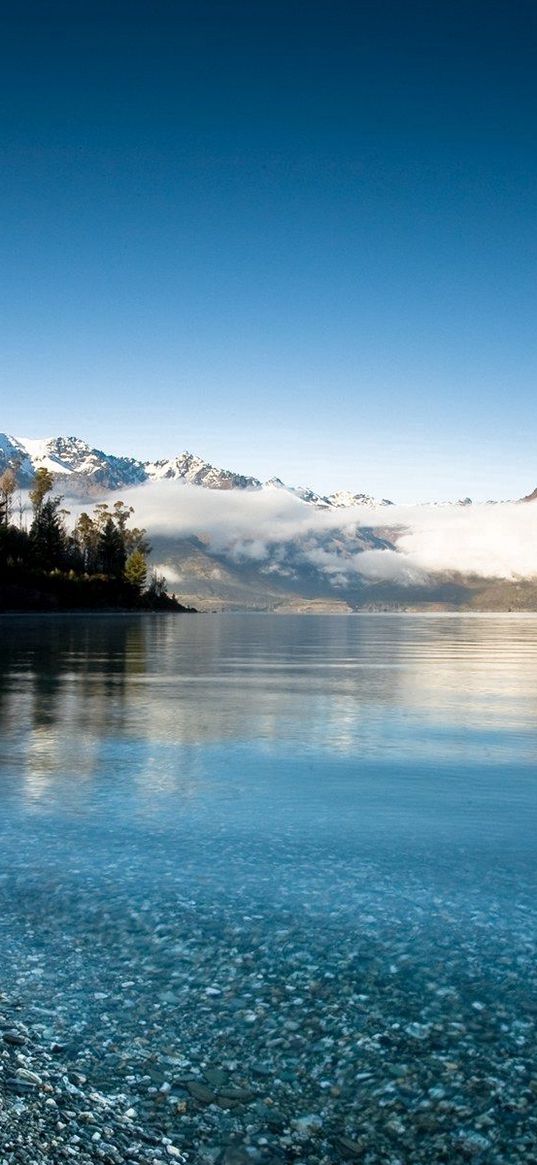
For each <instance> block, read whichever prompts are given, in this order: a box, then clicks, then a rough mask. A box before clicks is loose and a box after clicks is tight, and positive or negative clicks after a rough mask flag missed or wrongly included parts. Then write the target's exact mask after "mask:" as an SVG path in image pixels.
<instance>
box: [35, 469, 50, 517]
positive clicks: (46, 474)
mask: <svg viewBox="0 0 537 1165" xmlns="http://www.w3.org/2000/svg"><path fill="white" fill-rule="evenodd" d="M53 485H54V478H53V476H52V474H51V472H50V470H49V469H36V471H35V477H34V482H33V485H32V488H31V490H30V494H29V497H30V501H31V503H32V505H33V507H34V514H37V513H38V511H39V510H40V509H41V506H42V505H43V501H44V499H45V497H46V495H47V494H48V493H50V491H51V489H52V487H53Z"/></svg>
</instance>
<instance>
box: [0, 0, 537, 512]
mask: <svg viewBox="0 0 537 1165" xmlns="http://www.w3.org/2000/svg"><path fill="white" fill-rule="evenodd" d="M0 43H1V50H0V53H1V57H2V60H1V61H0V65H1V68H0V87H1V90H2V108H3V114H2V131H1V149H2V159H1V161H2V165H1V179H0V181H1V195H0V220H1V254H0V263H1V277H0V279H1V304H0V313H1V322H0V329H1V347H0V361H1V365H0V373H1V382H0V383H1V394H2V401H1V403H2V409H1V410H0V412H1V415H0V431H1V430H5V431H7V432H12V433H18V434H24V435H26V436H43V435H49V434H56V433H65V434H77V435H80V436H83V437H85V438H86V439H87V440H89V441H90V442H91V443H92V444H96V445H98V446H100V447H101V448H105V449H107V450H110V451H113V452H117V453H134V454H137V455H139V456H144V457H151V456H156V455H170V454H173V453H176V452H179V451H180V450H182V449H184V448H191V449H193V450H194V451H196V452H199V453H201V454H202V455H203V456H205V457H207V458H209V459H210V460H212V461H213V462H215V463H217V464H224V465H226V466H229V467H231V468H237V469H241V470H243V471H245V472H252V473H255V474H256V475H258V476H261V477H266V476H270V475H271V474H273V473H278V474H280V475H281V476H282V477H284V478H286V479H287V480H289V481H292V482H295V483H296V482H305V483H308V484H311V485H313V486H314V487H317V488H320V489H326V488H332V487H334V486H336V485H337V486H342V487H345V488H355V489H358V490H368V491H371V492H373V493H376V494H383V495H385V496H393V497H395V498H397V499H399V500H410V499H412V498H418V499H421V500H423V499H426V498H428V497H432V496H436V497H450V496H460V495H462V494H468V493H469V494H471V495H472V496H474V497H476V498H478V497H489V496H516V495H517V494H520V493H523V492H527V491H528V490H530V489H532V488H533V487H534V486H535V485H537V458H536V457H535V429H536V408H535V395H536V372H537V295H536V292H537V267H536V252H537V132H536V111H537V5H536V4H535V3H534V0H506V2H502V3H497V2H495V0H487V2H481V0H436V2H435V0H431V2H430V3H416V2H414V0H405V2H401V0H374V2H363V0H309V2H307V0H300V2H295V0H285V2H281V0H270V2H265V0H255V2H248V3H239V2H236V3H233V0H228V2H224V0H222V2H214V3H208V2H206V0H191V2H182V0H174V2H171V0H170V2H168V0H152V2H149V0H144V2H143V3H142V2H138V0H128V2H124V0H114V2H112V3H111V2H110V0H107V2H106V3H102V2H101V0H91V2H90V0H74V2H73V0H69V2H65V3H57V2H55V0H50V2H49V0H40V2H39V3H35V4H28V3H24V0H21V2H20V3H19V4H17V5H15V4H13V5H3V6H2V18H1V27H0Z"/></svg>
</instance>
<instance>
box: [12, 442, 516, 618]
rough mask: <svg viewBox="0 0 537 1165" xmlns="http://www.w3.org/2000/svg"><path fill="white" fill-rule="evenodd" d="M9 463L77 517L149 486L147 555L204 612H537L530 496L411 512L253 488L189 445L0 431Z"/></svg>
mask: <svg viewBox="0 0 537 1165" xmlns="http://www.w3.org/2000/svg"><path fill="white" fill-rule="evenodd" d="M8 466H11V467H13V468H15V469H16V470H17V476H18V480H19V483H20V485H21V486H22V487H23V488H24V487H26V486H28V485H29V484H30V482H31V481H32V478H33V476H34V475H35V471H36V469H38V468H39V467H40V466H44V467H46V468H47V469H49V470H50V472H51V473H52V474H53V475H54V477H55V483H56V488H57V490H58V492H60V493H61V494H63V495H64V496H65V497H66V499H67V502H68V508H69V509H70V511H71V514H72V515H73V516H74V515H75V514H76V513H77V511H79V510H80V508H81V507H83V508H86V507H87V506H88V505H91V503H92V500H93V501H95V500H98V499H100V498H103V497H105V496H106V493H107V492H109V491H112V490H113V491H114V492H115V497H116V498H117V496H118V493H119V491H121V492H123V491H124V490H125V491H126V490H128V489H129V488H131V487H137V486H140V485H144V486H148V487H151V486H154V488H147V489H143V490H141V491H140V492H139V493H138V494H135V495H133V504H134V506H135V510H136V517H137V520H138V521H139V522H140V524H142V525H144V526H147V528H148V532H149V537H150V540H151V543H152V545H153V556H152V563H153V565H154V567H155V569H156V570H157V571H158V572H162V573H163V574H164V575H165V576H166V579H167V580H168V585H169V589H170V590H173V589H176V590H177V592H178V596H179V598H180V599H181V600H182V601H183V602H185V603H187V604H188V605H191V606H194V607H197V608H198V609H201V610H217V609H218V610H223V609H235V610H237V609H239V610H244V609H246V608H250V609H256V610H281V611H306V610H310V611H319V610H324V611H329V612H332V611H348V610H364V609H365V610H402V609H403V610H432V611H436V610H438V611H442V610H495V611H501V610H521V611H522V610H529V611H534V610H537V552H535V555H534V554H533V551H532V550H531V548H532V547H534V546H536V545H537V505H535V502H536V501H537V491H534V492H533V494H529V495H528V496H527V497H526V498H525V499H523V501H524V502H525V503H529V504H524V505H520V507H517V509H516V516H515V510H514V508H513V506H509V507H504V506H503V505H502V504H501V503H497V504H495V505H492V506H487V507H486V509H485V508H484V507H482V506H475V507H474V506H472V505H471V503H470V499H469V498H463V499H461V500H460V501H458V502H453V503H440V504H435V503H431V504H429V505H427V506H417V507H415V508H414V516H412V515H411V513H410V510H411V508H409V507H405V508H404V509H403V511H401V510H400V509H397V507H395V506H394V505H393V503H391V502H389V501H387V500H386V499H382V500H380V501H379V500H376V499H375V498H373V497H371V496H370V495H369V494H367V493H365V492H360V491H356V492H355V491H352V490H339V491H337V490H336V491H334V492H333V493H330V494H327V495H322V494H319V493H316V492H315V491H314V490H312V489H310V488H308V487H307V486H289V485H287V484H286V483H285V482H284V481H282V480H281V478H279V477H272V478H271V479H270V480H269V481H267V482H261V481H260V480H258V479H257V478H255V477H252V476H248V475H245V474H241V473H237V472H232V471H231V470H227V469H219V468H217V467H215V466H213V465H211V464H210V463H209V462H207V461H204V460H203V458H201V457H198V456H196V455H194V454H193V453H188V452H184V453H181V454H179V455H178V456H177V457H173V458H161V459H159V460H155V461H141V460H139V459H137V458H135V457H117V456H114V455H112V454H108V453H105V452H103V450H100V449H94V448H91V447H90V446H89V445H88V444H87V443H86V442H85V441H82V440H81V439H80V438H78V437H51V438H49V439H41V440H37V439H34V438H31V439H30V438H22V437H11V436H7V435H5V434H3V435H0V472H2V471H3V470H4V469H5V468H6V467H8ZM183 486H191V487H193V488H190V489H188V490H186V489H185V490H183V489H182V487H183ZM198 490H199V491H200V493H199V494H198V492H197V491H198ZM206 491H214V496H213V497H211V498H210V499H209V498H208V496H207V492H206ZM225 491H227V493H228V494H229V497H222V496H221V495H222V494H223V493H224V492H225ZM532 503H533V505H532ZM368 510H370V511H371V515H370V516H369V515H368V514H367V511H368ZM364 511H366V512H365V513H364ZM72 520H73V519H72ZM491 522H492V525H491ZM416 532H418V533H419V538H418V541H417V543H416ZM534 561H535V563H536V568H535V572H534V573H532V569H531V564H532V563H533V562H534ZM476 563H477V565H475V564H476ZM491 563H494V564H495V568H494V570H495V572H494V574H491V572H490V567H491ZM431 564H432V565H431ZM462 564H465V566H463V565H462ZM496 564H497V569H496ZM479 571H481V573H479ZM476 572H477V573H476Z"/></svg>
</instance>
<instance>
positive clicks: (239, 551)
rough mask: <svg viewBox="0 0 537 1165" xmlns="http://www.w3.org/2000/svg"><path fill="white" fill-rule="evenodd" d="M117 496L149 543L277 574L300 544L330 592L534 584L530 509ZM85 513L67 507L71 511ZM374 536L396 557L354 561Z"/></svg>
mask: <svg viewBox="0 0 537 1165" xmlns="http://www.w3.org/2000/svg"><path fill="white" fill-rule="evenodd" d="M121 496H122V497H123V499H124V500H125V501H128V502H129V504H130V505H132V506H134V509H135V521H136V524H137V525H143V526H145V527H146V528H147V529H148V531H149V534H150V536H152V537H154V538H155V537H157V536H159V535H164V536H167V537H170V538H171V537H175V538H185V537H191V536H194V535H196V536H198V537H200V538H202V539H203V540H204V541H206V542H207V546H208V549H209V550H213V551H214V552H215V553H225V554H228V555H231V556H232V557H233V558H234V559H235V560H242V561H246V560H248V561H250V562H252V563H253V562H257V563H263V562H264V561H267V563H268V562H269V561H270V565H271V566H272V567H274V564H275V563H280V566H281V570H282V572H284V571H286V570H288V569H289V565H290V564H289V562H288V561H286V558H287V553H288V552H289V553H290V552H291V551H292V550H293V552H295V551H296V549H297V546H298V547H299V548H300V557H301V561H302V562H303V563H309V564H310V565H312V566H314V567H315V568H316V569H318V570H320V571H322V572H323V573H325V574H327V575H328V576H329V577H331V578H332V579H333V580H334V581H335V582H336V584H337V581H338V580H339V581H341V579H345V580H348V579H349V578H352V577H353V576H356V575H361V576H363V577H366V578H369V579H371V580H379V579H386V580H393V581H395V580H398V581H400V582H401V583H410V582H419V581H424V580H425V578H426V577H427V576H428V575H430V574H434V573H439V572H454V571H457V572H461V573H463V574H476V575H480V576H481V577H489V578H494V577H497V578H504V579H512V578H516V577H520V578H528V577H532V576H537V502H536V503H531V502H530V503H518V504H517V503H514V502H504V503H498V504H496V505H487V504H480V505H474V506H443V507H435V506H413V507H412V506H404V507H402V506H392V507H389V508H386V507H378V508H370V507H365V506H356V507H353V508H352V509H347V510H337V511H333V510H318V509H315V508H314V507H313V506H310V505H307V504H306V503H305V502H303V501H301V500H300V499H299V498H297V497H296V496H295V495H293V494H290V493H286V492H285V491H283V490H281V489H273V488H266V489H263V490H258V491H244V490H229V491H224V490H222V491H220V490H207V489H201V488H200V487H199V486H191V485H186V484H181V483H178V482H173V481H160V482H148V483H146V484H145V485H141V486H137V487H135V488H133V489H130V490H124V491H122V494H121ZM114 499H115V495H112V499H111V500H112V501H113V500H114ZM84 508H87V506H86V507H84V506H81V505H80V504H79V503H77V504H76V507H75V505H74V504H72V505H71V510H72V511H73V512H75V510H76V512H79V511H80V510H81V509H84ZM372 528H373V529H375V530H377V531H378V530H383V531H384V530H385V531H386V532H387V533H386V537H388V538H391V537H393V538H394V539H395V540H396V544H397V551H393V550H381V549H371V548H367V547H366V549H364V551H363V552H362V553H360V552H359V551H360V546H361V544H362V543H361V537H362V536H363V532H364V531H367V530H369V531H370V530H371V529H372ZM275 544H277V550H275ZM167 574H168V577H170V571H169V568H167ZM172 581H173V580H172Z"/></svg>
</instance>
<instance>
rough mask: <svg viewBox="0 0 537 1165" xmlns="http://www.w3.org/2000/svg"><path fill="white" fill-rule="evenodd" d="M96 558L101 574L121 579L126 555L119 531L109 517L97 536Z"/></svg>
mask: <svg viewBox="0 0 537 1165" xmlns="http://www.w3.org/2000/svg"><path fill="white" fill-rule="evenodd" d="M97 557H98V561H99V566H100V569H101V570H102V572H103V574H109V575H110V576H111V577H112V578H121V576H122V574H123V571H124V569H125V561H126V558H127V554H126V551H125V544H124V541H123V538H122V536H121V531H120V530H118V528H117V526H116V525H115V522H114V520H113V518H112V517H111V515H109V516H108V517H107V519H106V521H105V523H104V526H103V528H102V530H101V532H100V534H99V541H98V545H97Z"/></svg>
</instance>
